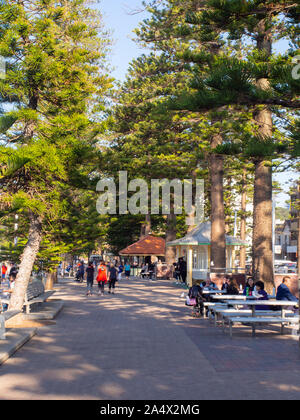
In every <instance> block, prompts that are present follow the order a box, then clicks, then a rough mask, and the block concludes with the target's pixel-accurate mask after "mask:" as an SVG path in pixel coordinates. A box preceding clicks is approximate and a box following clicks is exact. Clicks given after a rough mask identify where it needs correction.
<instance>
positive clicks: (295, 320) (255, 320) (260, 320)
mask: <svg viewBox="0 0 300 420" xmlns="http://www.w3.org/2000/svg"><path fill="white" fill-rule="evenodd" d="M227 320H228V324H229V334H230V337H231V338H232V326H233V325H234V324H236V323H240V324H247V325H249V324H250V325H251V326H252V336H253V337H255V327H256V325H259V324H281V331H280V332H281V334H283V333H284V326H285V325H286V324H299V316H294V317H287V318H281V317H276V316H273V317H257V316H256V317H231V316H230V317H228V318H227ZM224 329H225V323H224Z"/></svg>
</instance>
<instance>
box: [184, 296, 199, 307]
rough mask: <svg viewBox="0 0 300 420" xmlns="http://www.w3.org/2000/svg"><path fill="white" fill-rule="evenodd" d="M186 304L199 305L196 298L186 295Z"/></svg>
mask: <svg viewBox="0 0 300 420" xmlns="http://www.w3.org/2000/svg"><path fill="white" fill-rule="evenodd" d="M186 305H187V306H196V305H197V301H196V298H190V297H188V296H187V297H186Z"/></svg>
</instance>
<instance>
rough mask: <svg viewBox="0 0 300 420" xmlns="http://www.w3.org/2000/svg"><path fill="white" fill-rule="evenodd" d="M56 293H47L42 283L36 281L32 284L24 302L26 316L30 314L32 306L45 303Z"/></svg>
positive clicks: (28, 288)
mask: <svg viewBox="0 0 300 420" xmlns="http://www.w3.org/2000/svg"><path fill="white" fill-rule="evenodd" d="M54 293H55V291H54V290H49V291H47V292H45V288H44V285H43V283H42V282H41V281H34V282H32V283H29V285H28V287H27V291H26V296H25V301H24V306H25V308H26V314H29V313H30V307H31V305H34V304H36V303H43V302H45V301H46V300H47V299H48V298H49V297H50V296H52V295H53V294H54Z"/></svg>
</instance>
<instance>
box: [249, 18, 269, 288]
mask: <svg viewBox="0 0 300 420" xmlns="http://www.w3.org/2000/svg"><path fill="white" fill-rule="evenodd" d="M271 36H272V34H271V32H270V31H268V30H267V27H266V22H265V20H264V19H262V20H261V21H260V23H259V25H258V37H257V48H258V50H260V51H263V52H264V53H265V54H266V55H268V56H270V55H271V54H272V39H271ZM257 87H259V88H260V89H261V90H268V89H270V83H269V81H268V79H265V78H261V79H259V80H257ZM255 120H256V121H257V123H258V136H259V137H260V139H261V142H262V147H263V142H264V141H265V140H268V139H269V138H271V137H272V135H273V120H272V111H271V110H270V108H269V107H267V106H265V107H264V108H263V109H259V110H258V111H257V114H256V116H255ZM254 164H255V179H254V206H253V244H252V246H253V249H252V256H253V261H252V264H253V274H254V277H255V279H256V280H258V279H259V280H261V281H263V282H264V283H265V289H266V291H268V292H272V289H273V287H274V267H273V240H272V238H273V205H272V168H271V167H270V166H266V165H265V161H264V159H263V158H258V159H256V160H255V161H254Z"/></svg>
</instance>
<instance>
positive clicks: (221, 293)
mask: <svg viewBox="0 0 300 420" xmlns="http://www.w3.org/2000/svg"><path fill="white" fill-rule="evenodd" d="M202 293H203V294H204V295H216V294H218V295H224V294H226V290H203V292H202Z"/></svg>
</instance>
